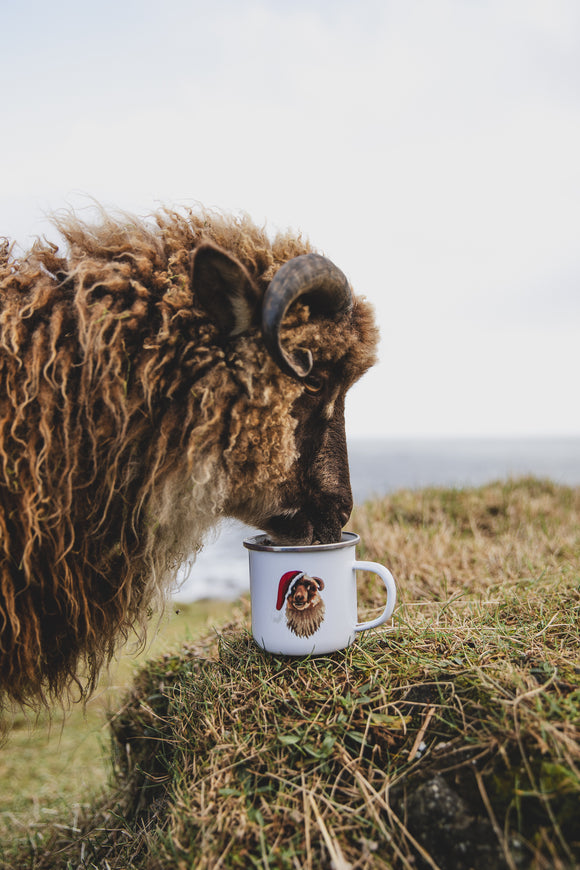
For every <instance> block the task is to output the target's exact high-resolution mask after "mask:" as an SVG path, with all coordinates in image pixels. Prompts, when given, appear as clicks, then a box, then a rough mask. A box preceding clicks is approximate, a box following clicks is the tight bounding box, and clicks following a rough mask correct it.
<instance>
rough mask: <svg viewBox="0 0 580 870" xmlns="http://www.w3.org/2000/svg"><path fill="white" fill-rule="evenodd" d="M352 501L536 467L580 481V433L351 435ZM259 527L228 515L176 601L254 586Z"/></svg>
mask: <svg viewBox="0 0 580 870" xmlns="http://www.w3.org/2000/svg"><path fill="white" fill-rule="evenodd" d="M348 450H349V461H350V475H351V485H352V491H353V497H354V501H355V504H361V503H362V502H364V501H366V500H367V499H371V498H373V497H376V496H383V495H388V494H389V493H392V492H396V491H397V490H399V489H422V488H424V487H429V486H437V487H439V486H441V487H453V488H457V489H461V488H464V487H470V486H481V485H483V484H485V483H491V482H492V481H497V480H507V479H509V478H516V477H522V476H526V475H533V476H534V477H538V478H543V479H549V480H552V481H554V482H555V483H561V484H565V485H567V486H580V436H578V437H565V438H564V437H560V438H556V437H553V438H511V439H499V438H486V439H483V438H482V439H480V438H445V439H408V440H400V439H375V440H371V439H349V443H348ZM256 533H257V530H255V529H252V528H250V527H248V526H245V525H243V524H242V523H240V522H237V521H236V520H224V521H223V522H222V524H221V526H220V527H219V528H218V530H217V532H216V534H215V535H214V537H213V538H210V539H209V540H208V541H207V542H206V544H205V546H204V549H203V550H202V551H201V553H199V555H198V556H197V558H196V559H195V561H194V562H193V563H192V564H190V565H188V566H185V567H184V568H183V569H182V571H181V573H180V576H179V582H178V586H177V588H176V589H175V591H174V592H173V598H174V600H176V601H181V602H191V601H196V600H200V599H207V598H213V599H225V600H234V599H235V598H237V597H239V596H240V595H241V594H243V593H244V592H246V591H247V590H248V589H249V577H248V551H247V550H246V549H245V548H244V546H243V544H242V542H243V540H244V538H246V537H248V536H249V535H252V534H256Z"/></svg>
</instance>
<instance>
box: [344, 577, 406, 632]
mask: <svg viewBox="0 0 580 870" xmlns="http://www.w3.org/2000/svg"><path fill="white" fill-rule="evenodd" d="M353 568H354V570H355V571H356V570H358V571H372V573H373V574H378V575H379V577H380V578H381V580H382V581H383V583H384V584H385V587H386V590H387V603H386V605H385V609H384V610H383V612H382V613H381V615H380V616H379V617H377V619H372V620H371V621H370V622H358V623H357V624H356V625H355V627H354V630H355V631H366V630H367V629H368V628H376V627H377V625H382V624H383V622H386V621H387V619H389V617H390V616H392V614H393V610H394V609H395V604H396V603H397V588H396V586H395V581H394V579H393V575H392V574H391V572H390V571H389V570H388V569H387V568H385V567H384V565H379V563H378V562H354V563H353Z"/></svg>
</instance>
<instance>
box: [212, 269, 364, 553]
mask: <svg viewBox="0 0 580 870" xmlns="http://www.w3.org/2000/svg"><path fill="white" fill-rule="evenodd" d="M214 265H215V263H213V264H212V268H213V266H214ZM204 268H205V267H204ZM222 271H223V272H224V276H226V271H227V276H226V277H225V278H224V283H226V278H227V283H228V284H231V281H232V272H231V264H230V263H228V267H227V270H222ZM214 278H215V275H214ZM244 282H245V283H246V284H248V285H249V283H250V282H248V280H247V277H246V275H244V276H243V278H242V279H240V280H239V281H238V282H237V287H238V288H239V287H240V286H241V284H243V283H244ZM223 292H224V290H223V288H222V289H221V290H220V291H219V292H217V291H216V290H215V289H214V291H213V292H212V294H211V298H212V299H214V300H215V299H216V298H219V297H220V296H221V297H222V298H223ZM349 293H350V288H349ZM206 296H207V297H208V298H209V297H210V294H206ZM256 299H257V300H258V306H260V305H261V304H262V300H261V299H260V294H258V293H257V292H256V291H255V290H252V292H251V294H250V293H249V292H244V293H243V294H242V293H240V292H239V289H238V290H237V291H236V295H235V300H234V301H235V306H234V304H232V306H231V308H230V309H229V312H228V313H227V314H224V315H223V318H224V322H227V325H228V329H229V331H230V335H239V337H238V338H235V339H234V341H233V344H234V345H238V346H239V347H240V352H239V365H238V368H241V361H242V359H243V360H244V361H245V364H246V367H247V371H248V375H249V381H248V383H249V387H248V389H249V391H250V393H251V396H248V397H247V399H246V398H244V399H243V400H240V403H239V406H238V407H237V408H236V409H235V411H234V410H232V413H231V415H230V420H229V425H230V427H232V426H233V429H235V431H236V436H235V438H236V440H235V445H234V442H233V440H232V429H231V428H230V432H229V433H228V437H229V438H230V445H232V446H231V450H230V451H228V463H229V467H228V469H227V470H228V477H229V485H230V497H229V499H228V502H227V504H226V505H225V512H226V513H227V514H229V515H231V516H235V517H237V518H239V519H241V520H243V521H244V522H246V523H248V524H249V525H252V526H255V527H257V528H260V529H263V530H264V531H265V532H266V533H267V534H269V535H270V536H271V538H272V540H273V541H275V542H276V543H279V544H312V543H315V542H320V543H328V542H332V541H337V540H340V536H341V531H342V528H343V527H344V525H345V524H346V523H347V521H348V519H349V517H350V513H351V510H352V492H351V486H350V475H349V467H348V456H347V445H346V435H345V419H344V411H345V398H346V393H347V391H348V389H349V388H350V386H351V385H352V384H353V383H354V382H355V381H356V380H358V378H359V377H360V376H361V375H362V374H363V373H364V372H365V371H366V370H367V369H368V368H369V367H370V366H371V365H372V364H373V363H374V362H375V353H376V344H377V340H378V332H377V329H376V326H375V323H374V317H373V313H372V309H371V307H370V306H369V305H368V304H367V303H366V302H365V301H363V300H360V299H356V298H355V299H352V297H351V298H350V303H349V305H348V307H346V309H345V310H341V311H338V312H330V313H325V312H324V311H322V312H321V311H320V310H319V311H318V312H316V311H314V313H311V310H310V307H309V305H308V301H309V300H308V297H306V298H305V299H304V300H298V301H297V302H296V304H295V303H294V302H292V309H291V310H288V314H287V315H286V308H288V309H289V306H286V308H285V309H284V315H283V316H284V324H283V325H280V327H279V347H280V348H281V347H282V346H283V347H284V348H285V350H283V351H282V350H281V349H280V350H279V351H278V353H276V351H275V352H274V353H272V352H271V349H270V347H269V348H268V350H269V351H270V355H268V354H266V353H265V350H264V338H263V337H262V334H261V332H260V331H259V330H257V329H256V327H255V326H254V327H253V328H252V327H251V326H250V328H249V329H248V324H252V323H254V324H255V318H253V317H252V315H251V313H250V312H251V308H252V306H255V305H256ZM247 300H250V301H249V302H248V301H247ZM234 309H235V310H234ZM240 312H241V315H240ZM216 314H217V307H216V306H214V317H215V316H216ZM240 316H241V317H242V320H241V323H242V324H243V326H244V328H243V329H242V328H240V329H238V330H236V328H235V327H233V324H234V323H235V320H236V317H238V318H239V317H240ZM262 331H263V330H262ZM266 343H267V342H266ZM276 343H278V338H277V339H276ZM276 357H277V358H276ZM296 360H298V362H297V363H296V368H297V369H298V368H299V366H303V367H304V368H307V371H299V372H298V373H296V372H292V366H293V364H294V362H295V361H296ZM305 360H308V362H307V363H305Z"/></svg>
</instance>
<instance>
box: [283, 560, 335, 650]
mask: <svg viewBox="0 0 580 870" xmlns="http://www.w3.org/2000/svg"><path fill="white" fill-rule="evenodd" d="M322 589H324V580H322V579H321V578H320V577H311V576H310V575H308V574H305V573H304V572H303V571H288V573H286V574H284V575H283V577H281V579H280V585H279V589H278V601H277V604H276V608H277V610H281V608H282V607H283V604H284V601H286V623H287V625H288V628H289V629H290V631H292V632H293V633H294V634H296V635H298V637H310V636H311V635H313V634H314V633H315V632H316V631H318V629H319V628H320V626H321V625H322V622H323V620H324V612H325V607H324V601H323V600H322V598H321V597H320V592H321V590H322Z"/></svg>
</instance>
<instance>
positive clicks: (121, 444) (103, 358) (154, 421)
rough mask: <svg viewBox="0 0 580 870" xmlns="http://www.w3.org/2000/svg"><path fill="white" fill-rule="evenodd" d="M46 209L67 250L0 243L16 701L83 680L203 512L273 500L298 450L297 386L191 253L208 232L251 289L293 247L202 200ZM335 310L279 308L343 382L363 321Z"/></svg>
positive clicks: (190, 549) (6, 659)
mask: <svg viewBox="0 0 580 870" xmlns="http://www.w3.org/2000/svg"><path fill="white" fill-rule="evenodd" d="M56 223H57V227H58V229H59V231H60V232H61V234H62V235H63V237H64V239H65V241H66V246H67V254H66V256H65V255H61V254H60V253H59V250H58V248H57V247H56V246H54V245H50V244H46V243H44V244H41V243H37V244H36V245H35V246H34V247H33V248H32V250H31V251H29V252H28V253H27V254H26V255H25V256H23V257H22V258H20V259H17V258H15V257H14V256H13V255H12V253H11V250H10V248H9V246H8V244H7V243H4V244H2V245H0V687H1V689H0V691H2V692H4V693H5V694H6V696H9V697H11V698H13V699H15V700H16V701H17V702H20V703H22V702H32V703H36V702H38V701H39V700H41V701H42V700H46V699H49V698H51V697H57V696H62V695H63V694H65V693H66V691H67V690H68V689H70V687H71V685H73V684H75V685H77V686H79V687H80V689H81V693H82V694H87V693H89V692H90V691H91V690H92V689H93V688H94V686H95V683H96V680H97V677H98V674H99V670H100V669H101V667H102V666H103V665H104V664H106V663H107V662H108V661H109V660H110V658H111V656H112V655H113V653H114V651H115V649H116V647H117V645H118V644H119V642H120V641H122V640H123V639H126V638H127V636H128V635H129V633H130V631H131V629H133V628H134V627H135V626H137V627H139V626H141V627H143V626H144V624H145V622H146V614H147V612H148V609H149V608H150V607H151V606H152V604H153V603H154V602H155V601H156V600H157V599H158V597H159V596H160V595H162V593H163V592H164V591H166V590H167V588H168V587H169V586H170V585H171V582H172V581H173V580H174V578H175V574H176V570H177V568H178V567H179V565H180V564H181V563H182V562H183V560H184V559H186V558H187V557H188V556H189V555H190V554H192V553H195V552H196V551H198V550H199V549H200V547H201V545H202V542H203V537H204V533H205V532H206V531H207V530H208V529H209V528H210V527H211V526H213V525H214V524H215V523H216V521H217V520H218V519H219V518H220V517H221V516H224V515H233V516H238V517H240V518H242V519H246V520H247V521H248V522H251V523H253V524H254V525H259V524H260V520H263V519H264V518H265V517H267V516H268V515H269V514H274V513H275V512H276V509H278V508H279V507H280V504H281V495H280V493H282V492H284V491H290V489H291V485H290V484H291V481H292V480H294V479H295V478H296V475H297V472H296V471H295V470H293V469H294V467H295V465H296V461H297V457H298V455H299V453H300V450H299V447H298V446H297V443H296V433H297V430H298V429H299V428H300V413H299V412H297V408H298V407H299V406H300V402H301V396H302V395H303V393H304V387H303V385H302V384H300V383H299V382H297V381H296V380H292V379H291V378H289V377H287V376H286V375H284V374H283V373H282V372H281V371H280V370H279V369H278V367H277V366H276V365H275V363H274V362H273V361H272V359H271V358H270V357H269V355H268V353H267V351H266V349H265V347H264V343H263V341H262V339H261V335H260V330H259V327H258V326H257V325H255V324H252V325H251V326H250V327H249V328H248V329H247V330H245V331H244V332H243V334H241V335H238V336H236V337H235V338H231V339H227V338H225V337H224V336H223V334H222V333H221V332H220V329H219V327H218V326H217V325H216V323H215V322H214V321H213V320H212V317H211V316H210V315H209V314H208V311H207V310H206V308H204V307H203V306H201V305H200V304H199V301H198V299H197V296H196V292H195V286H194V284H193V286H192V280H191V274H192V273H191V269H192V265H191V264H192V259H191V257H192V252H193V251H195V249H196V248H197V247H198V246H199V245H200V244H201V243H205V242H210V243H212V244H213V245H215V246H217V247H218V248H219V249H222V250H224V251H227V252H229V254H231V255H232V257H233V258H235V260H236V262H239V263H240V264H242V267H243V269H245V270H246V271H247V273H248V275H249V276H250V278H251V281H252V282H253V286H254V287H255V288H256V290H257V292H258V295H260V294H262V295H263V293H264V292H265V289H266V288H267V286H268V284H269V282H270V281H271V279H272V277H273V275H274V274H275V273H276V271H277V270H278V269H279V267H280V266H281V265H282V264H283V263H285V262H286V261H288V260H290V259H292V258H294V257H296V256H298V255H300V254H303V253H306V252H307V251H309V250H310V248H309V245H308V244H307V243H306V242H304V241H303V240H302V239H301V238H300V237H297V236H292V235H290V234H287V235H279V236H278V237H277V238H275V239H274V240H273V241H272V240H270V239H269V238H268V236H267V234H266V232H265V231H264V230H263V229H260V228H258V227H256V226H255V225H253V224H252V223H251V221H250V220H249V219H247V218H245V217H241V218H238V217H230V216H222V215H219V214H212V213H208V212H201V213H195V212H193V211H187V212H184V213H176V212H173V211H162V212H160V213H158V214H157V215H156V216H155V218H154V221H153V222H149V223H147V222H144V221H140V220H137V219H133V218H127V217H124V218H122V219H118V220H116V219H113V218H111V217H109V216H107V215H106V214H102V215H101V222H100V224H99V225H97V226H92V225H87V224H84V223H82V222H81V221H79V220H77V219H76V218H75V217H74V216H71V217H68V218H66V219H60V220H58V221H56ZM194 283H195V282H194ZM345 317H346V315H345ZM347 320H348V324H347V325H348V328H345V324H346V323H347V321H346V320H345V318H342V320H340V319H339V320H337V321H328V322H325V321H324V319H320V318H319V319H317V320H316V319H311V318H309V315H308V308H307V306H306V305H305V304H297V305H296V306H294V308H293V309H292V311H291V312H290V314H289V315H288V317H287V318H286V320H285V322H284V332H283V334H284V341H285V343H286V346H287V347H289V348H292V347H300V346H303V345H308V346H310V347H316V348H318V351H317V354H318V359H320V360H321V361H322V363H323V364H326V365H327V367H328V366H329V365H330V366H331V365H332V364H333V363H334V362H336V364H337V365H339V367H340V377H341V379H342V380H343V382H344V383H345V384H346V386H348V385H349V384H350V383H351V382H352V381H353V380H355V379H356V378H357V377H358V376H360V374H361V373H362V372H363V371H364V370H365V369H366V368H368V366H369V365H371V364H372V362H373V361H374V354H375V345H376V340H377V335H376V327H375V326H374V322H373V319H372V313H371V311H370V308H369V306H368V305H367V304H366V303H365V302H363V301H362V300H357V301H356V304H355V306H354V309H353V310H352V311H351V312H350V313H349V314H348V317H347ZM289 488H290V489H289Z"/></svg>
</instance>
